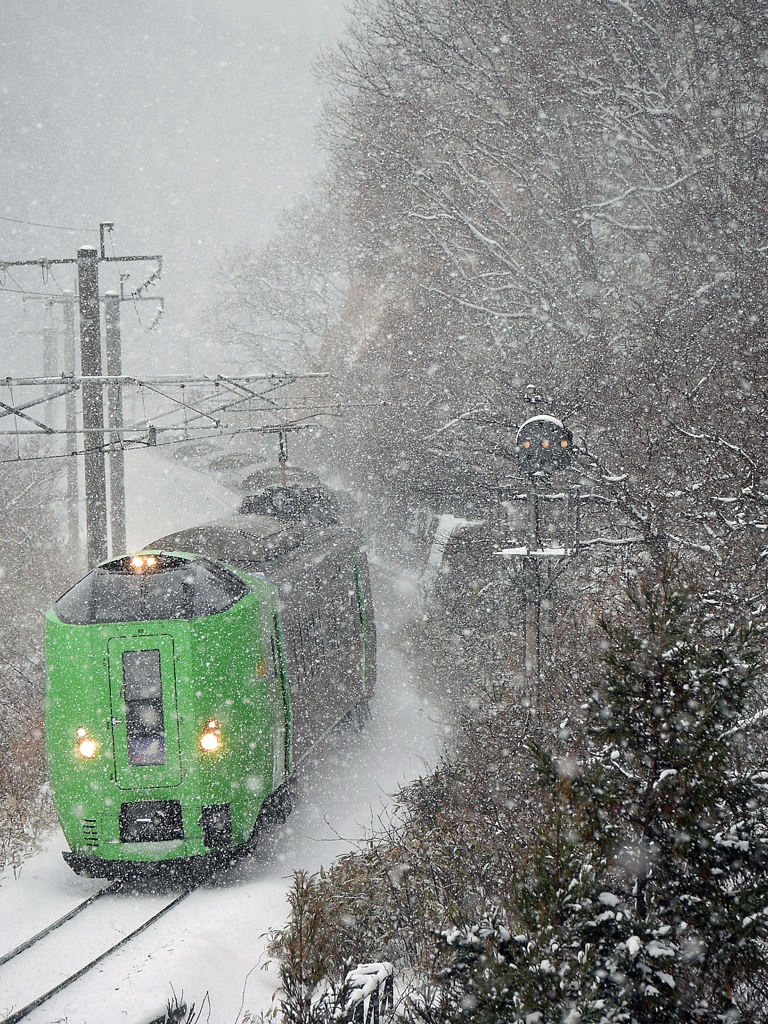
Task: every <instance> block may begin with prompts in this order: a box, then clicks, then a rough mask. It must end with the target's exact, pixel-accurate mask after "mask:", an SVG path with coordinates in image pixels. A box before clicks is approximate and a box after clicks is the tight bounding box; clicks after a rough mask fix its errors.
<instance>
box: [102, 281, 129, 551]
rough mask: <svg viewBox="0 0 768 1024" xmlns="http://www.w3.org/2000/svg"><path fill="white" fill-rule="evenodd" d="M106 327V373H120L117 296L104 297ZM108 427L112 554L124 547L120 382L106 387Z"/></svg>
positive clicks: (118, 302) (118, 305) (123, 471)
mask: <svg viewBox="0 0 768 1024" xmlns="http://www.w3.org/2000/svg"><path fill="white" fill-rule="evenodd" d="M104 307H105V311H106V312H105V322H106V330H107V376H109V377H119V376H120V375H121V374H122V372H123V371H122V355H121V350H120V295H119V294H118V292H106V294H105V296H104ZM107 426H108V427H109V431H110V435H109V440H110V447H109V512H110V515H109V526H110V535H111V537H110V539H111V545H110V546H111V551H112V554H113V555H115V554H119V553H120V552H122V551H124V550H125V458H124V455H123V434H122V429H123V390H122V388H121V387H120V385H119V384H109V385H108V386H107Z"/></svg>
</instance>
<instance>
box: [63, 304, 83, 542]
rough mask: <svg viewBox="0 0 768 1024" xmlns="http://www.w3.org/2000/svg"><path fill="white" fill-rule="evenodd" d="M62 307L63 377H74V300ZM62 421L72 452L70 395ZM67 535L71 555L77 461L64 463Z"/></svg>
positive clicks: (73, 399) (73, 401)
mask: <svg viewBox="0 0 768 1024" xmlns="http://www.w3.org/2000/svg"><path fill="white" fill-rule="evenodd" d="M65 294H66V297H67V301H66V302H65V303H64V306H63V308H64V353H63V355H64V365H63V367H62V369H63V370H64V372H65V373H71V374H72V375H73V376H74V373H75V296H74V293H73V292H66V293H65ZM64 417H65V426H66V429H67V438H68V439H69V438H72V441H71V443H70V442H69V440H68V448H72V449H76V448H77V443H76V441H75V430H76V429H77V396H76V395H75V392H74V391H73V392H72V393H71V394H68V395H67V396H66V398H65V399H64ZM67 532H68V535H69V547H70V550H71V551H73V552H79V550H80V514H79V507H78V487H77V457H76V456H74V455H72V456H71V457H70V458H68V459H67Z"/></svg>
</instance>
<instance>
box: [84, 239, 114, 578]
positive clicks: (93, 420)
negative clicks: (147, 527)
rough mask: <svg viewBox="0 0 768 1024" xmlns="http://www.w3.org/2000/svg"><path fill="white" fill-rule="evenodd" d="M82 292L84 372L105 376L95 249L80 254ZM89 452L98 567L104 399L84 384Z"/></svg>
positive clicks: (90, 514) (90, 521)
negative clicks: (102, 369)
mask: <svg viewBox="0 0 768 1024" xmlns="http://www.w3.org/2000/svg"><path fill="white" fill-rule="evenodd" d="M77 279H78V288H79V292H80V371H81V373H82V375H83V376H84V377H100V376H101V317H100V314H99V253H98V250H97V248H96V247H95V246H93V245H84V246H83V247H82V248H81V249H78V250H77ZM83 428H84V430H85V431H86V433H85V435H84V445H83V447H84V449H85V506H86V509H87V517H86V557H87V559H88V565H89V566H91V565H95V564H96V563H97V562H102V561H104V559H105V558H106V557H107V478H106V468H105V464H104V438H103V436H102V435H101V434H100V433H98V432H97V431H101V430H103V429H104V397H103V395H102V389H101V385H100V384H90V383H89V384H83Z"/></svg>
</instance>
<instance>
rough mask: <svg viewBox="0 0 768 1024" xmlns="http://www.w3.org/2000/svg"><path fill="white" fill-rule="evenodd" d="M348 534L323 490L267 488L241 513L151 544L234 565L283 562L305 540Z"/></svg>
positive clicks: (250, 498)
mask: <svg viewBox="0 0 768 1024" xmlns="http://www.w3.org/2000/svg"><path fill="white" fill-rule="evenodd" d="M343 532H346V528H345V526H344V524H342V523H341V522H340V515H339V509H338V506H337V504H336V503H335V501H334V499H333V497H332V496H331V495H330V494H329V493H328V491H327V490H326V489H325V488H322V487H296V486H293V487H278V486H274V487H266V488H263V489H262V490H260V491H259V493H258V494H252V495H247V496H246V497H245V498H244V499H243V503H242V505H241V507H240V511H239V512H238V513H237V514H236V515H234V516H228V517H227V518H226V519H218V520H216V521H215V522H212V523H204V524H203V525H201V526H194V527H191V528H190V529H187V530H178V531H176V532H174V533H169V534H166V536H164V537H159V538H158V539H157V540H154V541H152V543H151V544H148V545H147V548H148V549H149V548H152V549H154V550H159V551H188V552H190V553H195V554H199V555H205V556H206V557H208V558H215V559H217V560H218V561H222V562H229V563H230V564H232V565H235V566H243V565H248V566H254V565H257V566H260V567H266V566H267V565H268V564H270V563H272V564H274V563H275V562H279V561H284V560H285V559H286V558H287V557H288V556H289V555H290V554H291V553H292V552H294V551H296V550H297V549H298V548H300V547H301V546H302V545H303V544H304V543H305V541H310V540H311V541H312V542H313V543H314V544H315V545H317V543H318V540H319V537H320V536H321V535H322V537H323V538H324V539H325V543H326V544H327V543H329V542H330V540H331V537H332V536H334V535H337V534H339V533H343Z"/></svg>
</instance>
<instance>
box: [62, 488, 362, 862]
mask: <svg viewBox="0 0 768 1024" xmlns="http://www.w3.org/2000/svg"><path fill="white" fill-rule="evenodd" d="M45 649H46V705H45V731H46V756H47V760H48V770H49V776H50V781H51V787H52V792H53V800H54V805H55V807H56V811H57V813H58V816H59V820H60V822H61V825H62V828H63V831H64V835H65V837H66V839H67V842H68V844H69V846H70V850H69V851H68V852H65V853H64V858H65V860H66V861H67V863H68V864H69V865H70V866H71V867H72V868H73V869H74V870H75V871H76V872H78V873H79V874H84V875H89V876H93V877H105V878H136V877H141V876H142V874H150V873H152V872H153V871H154V872H155V873H157V872H158V871H160V872H166V873H167V872H170V873H171V874H172V875H175V874H179V875H181V874H183V875H185V876H186V875H189V874H190V873H191V874H193V875H196V874H200V873H205V872H206V871H208V870H210V867H211V865H216V864H219V863H222V862H226V861H227V860H231V859H232V858H233V857H234V856H236V855H237V854H239V853H240V852H242V851H244V850H247V849H248V846H249V844H250V843H251V841H252V839H253V837H254V835H255V833H256V831H257V830H258V828H259V826H260V824H261V822H263V821H264V819H265V818H266V819H281V818H283V817H285V815H286V814H287V813H288V812H289V811H290V807H291V803H292V798H293V790H294V782H295V778H296V770H297V768H298V766H299V765H300V764H301V763H302V762H303V761H304V760H305V759H306V758H307V757H308V756H309V754H310V752H311V751H312V749H313V747H315V745H316V744H318V743H319V742H320V741H321V740H322V739H324V738H325V737H326V736H327V735H328V734H329V733H330V732H331V731H332V730H333V729H335V728H336V727H337V726H338V725H339V724H340V723H341V722H343V721H344V720H352V721H353V722H355V723H356V724H357V725H362V723H363V722H364V720H365V718H366V717H367V716H368V714H369V701H370V698H371V695H372V693H373V689H374V685H375V675H376V627H375V620H374V612H373V601H372V595H371V587H370V580H369V574H368V566H367V561H366V557H365V554H364V551H363V550H362V547H361V544H360V540H359V537H358V536H357V534H356V533H355V532H354V531H353V530H352V529H350V528H349V527H348V526H346V525H344V523H343V522H342V516H341V515H340V514H339V510H338V506H337V504H336V503H335V502H334V499H333V496H332V495H331V494H330V492H328V491H327V490H325V489H324V488H322V487H319V486H318V487H306V486H304V487H286V486H274V487H267V488H264V489H262V491H261V492H260V493H258V494H256V495H250V496H249V497H247V498H246V499H245V501H244V502H243V505H242V508H241V510H240V513H239V514H237V515H235V516H232V517H229V518H227V519H224V520H220V521H218V522H215V523H212V524H208V525H205V526H200V527H197V528H195V529H191V530H184V531H181V532H179V533H175V534H171V535H169V536H167V537H163V538H160V539H158V540H157V541H155V542H153V543H152V544H151V545H149V546H148V547H147V548H146V549H144V550H142V551H140V552H137V553H135V554H132V555H126V556H125V557H122V558H116V559H112V560H110V561H107V562H104V563H103V564H101V565H99V566H97V567H96V568H95V569H93V570H92V571H91V572H89V573H88V574H87V575H86V576H85V577H83V579H81V580H80V581H79V582H78V583H76V584H75V586H74V587H72V588H71V589H70V590H69V591H67V593H65V594H64V595H63V596H62V597H61V598H60V599H59V600H58V601H57V602H56V604H55V605H54V606H53V608H51V609H50V610H49V611H48V613H47V615H46V627H45Z"/></svg>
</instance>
